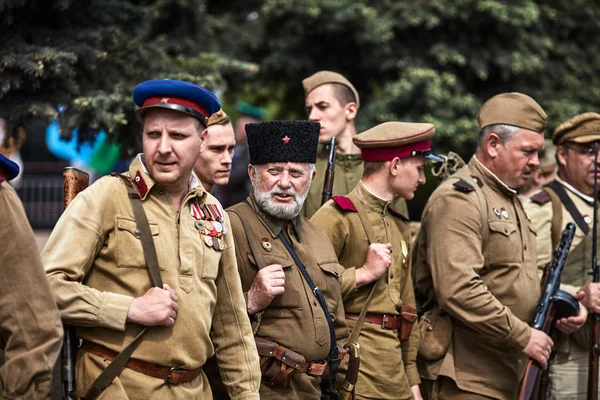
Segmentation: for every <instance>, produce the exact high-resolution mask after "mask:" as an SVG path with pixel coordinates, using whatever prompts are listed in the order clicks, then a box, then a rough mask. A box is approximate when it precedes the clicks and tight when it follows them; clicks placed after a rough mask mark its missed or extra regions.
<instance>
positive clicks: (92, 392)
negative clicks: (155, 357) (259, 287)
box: [85, 174, 163, 400]
mask: <svg viewBox="0 0 600 400" xmlns="http://www.w3.org/2000/svg"><path fill="white" fill-rule="evenodd" d="M114 176H117V177H119V178H121V181H122V182H123V183H124V184H125V187H126V188H127V195H128V197H129V200H130V202H131V207H132V209H133V215H134V218H135V222H136V224H137V229H136V234H137V235H138V236H139V238H140V241H141V242H142V249H143V251H144V257H145V258H146V264H147V265H148V271H149V272H150V279H151V281H152V286H155V287H160V288H162V287H163V282H162V278H161V276H160V268H159V266H158V257H157V255H156V248H155V247H154V240H153V239H152V232H151V231H150V224H149V223H148V218H147V217H146V212H145V211H144V207H143V205H142V200H141V198H140V194H139V193H138V191H137V189H136V187H135V185H133V183H132V181H131V180H130V179H129V178H128V177H126V176H124V175H121V174H118V175H114ZM146 330H148V327H144V328H143V329H142V330H141V332H140V333H139V334H138V335H137V336H136V337H135V338H134V339H133V340H132V341H131V342H130V343H129V344H128V345H127V346H126V347H125V348H124V349H123V350H122V351H121V352H120V353H119V354H117V357H116V358H115V359H114V360H113V361H112V362H111V363H110V364H109V365H108V367H106V368H105V369H104V370H103V371H102V373H100V375H98V377H97V378H96V380H95V381H94V383H92V386H91V387H90V388H89V389H88V391H87V393H86V394H85V399H86V400H92V399H96V398H97V397H98V396H100V394H101V393H102V392H103V391H104V390H106V388H107V387H109V386H110V385H111V383H112V381H113V380H114V379H115V378H116V377H117V376H119V374H120V373H121V371H123V368H125V364H127V361H129V359H130V358H131V355H132V354H133V352H134V351H135V349H136V348H137V347H138V345H139V344H140V343H141V341H142V340H141V339H142V336H144V334H145V333H146Z"/></svg>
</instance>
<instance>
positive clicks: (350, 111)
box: [344, 101, 358, 121]
mask: <svg viewBox="0 0 600 400" xmlns="http://www.w3.org/2000/svg"><path fill="white" fill-rule="evenodd" d="M357 112H358V106H357V105H356V103H355V102H353V101H351V102H350V103H348V104H346V105H345V106H344V113H345V116H346V121H354V118H356V113H357Z"/></svg>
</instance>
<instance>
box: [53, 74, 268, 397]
mask: <svg viewBox="0 0 600 400" xmlns="http://www.w3.org/2000/svg"><path fill="white" fill-rule="evenodd" d="M133 100H134V102H135V104H136V105H137V106H138V107H139V108H138V113H139V115H140V117H141V118H142V121H143V132H142V135H143V137H142V146H143V152H142V153H141V154H139V155H138V156H137V157H136V158H135V160H134V161H133V162H132V164H131V166H130V167H129V171H128V172H126V173H125V174H123V175H121V176H108V177H104V178H101V179H100V180H98V181H97V182H95V183H94V184H93V185H91V186H90V187H89V188H87V189H86V190H84V191H83V192H81V193H80V194H78V195H77V197H76V198H75V199H74V200H73V202H72V203H71V204H70V205H69V207H68V208H67V209H66V211H65V213H64V214H63V216H62V217H61V219H60V220H59V222H58V224H57V225H56V227H55V229H54V230H53V232H52V235H51V236H50V238H49V241H48V245H47V246H46V248H45V249H44V252H43V254H42V257H43V262H44V264H45V268H46V274H47V277H48V281H49V282H50V286H51V288H52V289H53V294H54V298H55V300H56V302H57V303H58V304H59V309H60V310H61V313H62V315H61V316H62V318H63V320H64V321H65V322H66V323H68V324H71V325H75V326H78V330H77V334H78V336H79V337H80V338H81V339H82V340H83V342H82V345H81V350H80V354H79V357H78V359H77V364H76V369H77V373H76V376H77V377H78V380H77V382H76V389H77V391H78V392H81V393H86V392H87V394H86V396H85V397H86V398H96V397H95V396H94V395H93V390H92V391H90V388H92V389H94V388H95V387H96V385H95V384H94V381H95V380H96V378H97V377H98V376H99V375H100V374H101V373H102V371H103V369H104V366H105V362H103V361H102V360H109V361H111V360H114V359H115V357H116V355H117V353H119V352H121V351H123V349H124V348H125V346H126V345H128V344H129V343H130V342H131V340H132V339H133V338H134V337H135V336H136V335H137V334H138V333H139V332H140V325H141V326H147V327H151V328H150V329H148V331H147V332H146V333H145V334H144V336H143V337H142V339H141V341H140V344H139V345H138V346H137V347H136V349H135V351H134V353H133V355H132V356H131V357H132V358H135V359H136V361H135V363H132V362H128V363H127V364H125V368H124V369H123V370H122V371H121V372H120V373H118V375H117V376H116V377H115V378H114V380H113V381H112V384H110V385H109V386H108V387H107V388H106V390H105V391H104V392H102V394H101V395H100V396H101V397H100V398H103V399H124V398H133V397H135V398H144V399H164V398H171V399H201V398H212V393H211V388H210V385H209V384H208V381H207V379H206V375H205V373H204V371H203V366H204V364H205V362H206V360H207V359H208V358H210V357H211V356H213V355H215V356H216V360H217V364H218V366H219V368H220V369H222V370H225V371H227V373H226V374H224V377H225V378H224V382H223V383H224V384H225V387H226V388H227V391H228V393H229V395H230V396H231V397H233V398H236V399H237V398H239V399H258V398H259V395H258V388H259V385H260V365H259V362H258V355H257V351H256V345H255V342H254V339H253V335H252V329H251V327H250V322H249V320H248V317H247V314H246V303H245V300H244V296H243V293H242V289H241V283H240V277H239V275H238V272H237V268H236V262H235V252H234V243H233V237H232V235H231V233H230V231H231V225H230V222H229V218H228V216H227V215H226V214H225V212H224V210H223V208H222V206H221V204H219V202H218V201H217V199H215V198H214V197H213V196H212V195H210V194H209V193H207V192H206V190H205V189H204V187H203V186H202V184H201V183H200V181H199V179H198V177H197V176H196V175H195V174H194V172H193V167H194V164H195V162H196V159H197V158H198V154H199V152H200V149H201V148H202V147H203V146H204V143H203V139H202V138H203V132H205V131H206V127H207V126H208V125H209V118H210V116H211V115H213V114H215V113H217V112H218V111H219V109H220V108H221V104H220V102H219V99H218V98H217V97H216V96H215V95H214V93H212V92H211V91H210V90H208V89H206V88H204V87H202V86H199V85H196V84H194V83H190V82H184V81H175V80H151V81H146V82H142V83H140V84H139V85H137V86H136V87H135V88H134V90H133ZM134 208H135V209H137V211H136V212H135V213H134ZM140 208H141V210H142V211H143V214H145V216H146V219H147V221H144V219H140V218H139V215H140V212H139V210H140ZM145 232H148V233H147V236H146V233H145ZM73 244H76V246H74V245H73ZM152 244H153V245H154V246H151V245H152ZM149 246H150V247H149ZM152 247H154V249H152ZM149 248H150V250H149ZM153 253H155V255H156V256H155V257H153V256H152V254H153ZM153 259H156V261H153ZM149 270H150V271H152V270H155V271H156V272H157V273H158V275H159V276H160V279H159V280H157V279H155V278H154V277H153V278H152V280H151V279H150V274H149ZM155 275H157V274H155ZM153 284H154V285H156V286H157V287H153Z"/></svg>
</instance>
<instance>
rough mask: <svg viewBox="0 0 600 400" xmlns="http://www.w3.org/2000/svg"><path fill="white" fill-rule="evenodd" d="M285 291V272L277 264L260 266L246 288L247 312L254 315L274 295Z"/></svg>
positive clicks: (266, 304)
mask: <svg viewBox="0 0 600 400" xmlns="http://www.w3.org/2000/svg"><path fill="white" fill-rule="evenodd" d="M284 293H285V272H283V267H282V266H281V265H279V264H272V265H269V266H266V267H264V268H262V269H261V270H260V271H258V273H257V274H256V278H254V282H252V286H250V290H248V314H250V315H254V314H256V313H257V312H259V311H260V310H262V309H263V308H266V307H267V306H268V305H269V304H271V301H273V299H274V298H275V296H277V295H280V294H284Z"/></svg>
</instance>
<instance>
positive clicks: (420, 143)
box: [352, 122, 441, 161]
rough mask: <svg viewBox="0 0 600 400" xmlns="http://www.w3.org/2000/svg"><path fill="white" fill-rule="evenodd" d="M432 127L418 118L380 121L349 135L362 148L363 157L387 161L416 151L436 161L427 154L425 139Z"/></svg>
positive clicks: (432, 131)
mask: <svg viewBox="0 0 600 400" xmlns="http://www.w3.org/2000/svg"><path fill="white" fill-rule="evenodd" d="M434 133H435V127H434V126H433V124H429V123H419V122H384V123H383V124H379V125H377V126H375V127H373V128H371V129H369V130H366V131H365V132H362V133H361V134H359V135H357V136H355V137H354V139H352V140H353V141H354V144H355V145H356V146H357V147H359V148H360V149H361V151H362V158H363V160H365V161H387V160H392V159H394V158H395V157H398V158H409V157H414V156H418V155H422V156H425V157H427V158H429V159H432V160H436V161H439V160H441V158H439V157H437V156H434V155H432V154H431V143H430V141H429V139H430V138H431V137H432V136H433V134H434Z"/></svg>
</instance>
